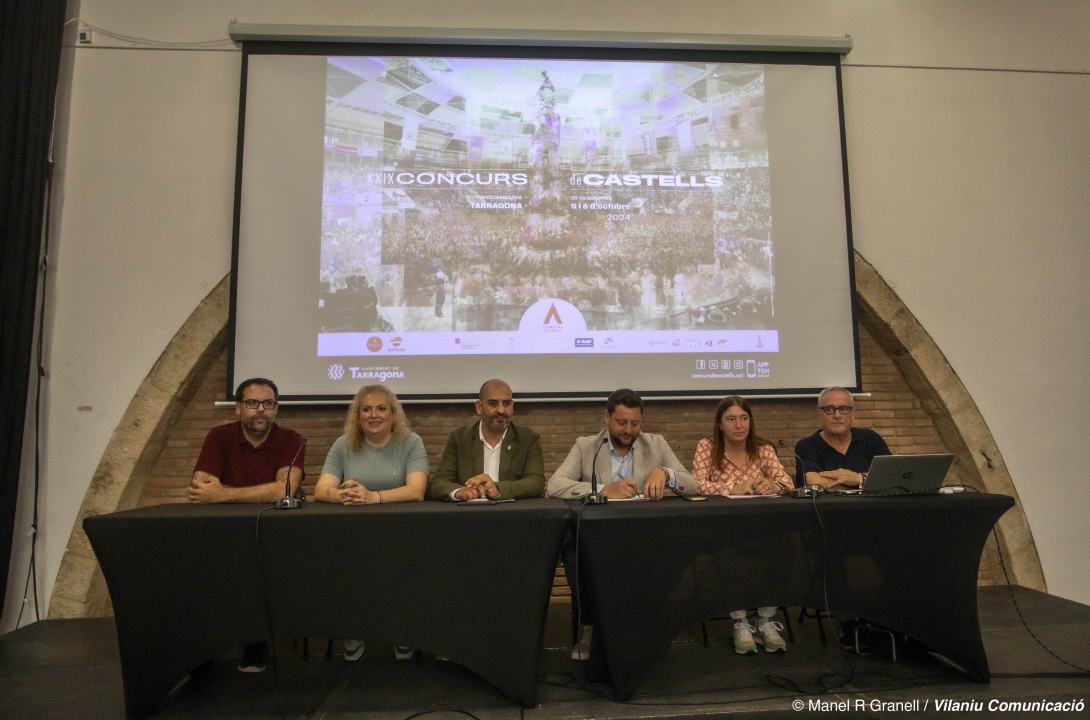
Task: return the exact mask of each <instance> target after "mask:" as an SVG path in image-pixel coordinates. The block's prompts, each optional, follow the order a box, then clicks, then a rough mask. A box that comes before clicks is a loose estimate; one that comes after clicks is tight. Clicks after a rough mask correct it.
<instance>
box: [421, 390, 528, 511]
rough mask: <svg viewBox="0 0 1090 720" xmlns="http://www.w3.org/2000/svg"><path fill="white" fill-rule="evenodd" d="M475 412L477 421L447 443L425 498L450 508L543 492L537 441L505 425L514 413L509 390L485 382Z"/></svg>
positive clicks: (459, 429)
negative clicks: (452, 504)
mask: <svg viewBox="0 0 1090 720" xmlns="http://www.w3.org/2000/svg"><path fill="white" fill-rule="evenodd" d="M476 408H477V414H478V415H480V416H481V419H480V420H479V421H477V422H475V423H473V424H471V425H467V426H465V427H463V428H458V429H457V430H455V431H454V432H452V433H451V434H450V436H449V437H448V438H447V446H446V447H445V448H444V449H443V457H442V459H441V460H440V461H439V469H438V470H436V472H435V475H433V476H432V478H431V485H430V487H429V490H428V496H429V497H430V498H431V499H432V500H451V501H454V502H458V501H462V500H476V499H478V498H491V499H494V500H509V499H514V498H536V497H541V496H542V495H543V494H544V492H545V461H544V459H543V458H542V456H541V438H540V437H539V436H538V434H537V433H536V432H534V431H533V430H531V429H530V428H528V427H519V426H517V425H515V424H514V423H513V422H511V415H512V414H513V413H514V409H515V402H514V400H513V399H512V394H511V386H510V385H508V384H507V383H505V382H504V381H503V380H489V381H488V382H486V383H485V384H484V385H482V386H481V392H480V395H479V396H478V398H477V402H476Z"/></svg>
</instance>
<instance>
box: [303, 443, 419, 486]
mask: <svg viewBox="0 0 1090 720" xmlns="http://www.w3.org/2000/svg"><path fill="white" fill-rule="evenodd" d="M414 472H422V473H424V474H427V472H428V453H427V452H426V451H425V450H424V441H423V440H421V439H420V436H419V435H417V434H416V433H414V432H411V433H409V434H408V435H406V436H405V437H403V438H401V439H400V440H398V439H397V438H395V437H391V438H390V440H389V442H387V443H386V444H385V445H383V446H382V447H381V448H378V449H377V450H376V449H375V448H373V447H371V446H370V445H368V444H367V442H366V441H365V442H364V443H363V445H362V446H361V447H360V449H359V450H358V451H357V452H350V451H349V450H348V437H347V436H346V435H341V436H340V437H339V438H337V442H335V443H333V447H331V448H330V449H329V454H328V455H326V458H325V465H324V466H323V467H322V473H323V474H324V473H329V474H330V475H333V476H335V477H336V478H338V479H339V480H340V481H341V482H342V483H343V482H344V481H345V480H351V479H352V478H356V482H358V483H359V484H360V485H363V486H364V487H366V488H367V489H368V490H370V491H372V492H377V491H378V490H393V489H394V488H399V487H402V486H404V485H405V478H406V477H407V476H408V475H409V473H414Z"/></svg>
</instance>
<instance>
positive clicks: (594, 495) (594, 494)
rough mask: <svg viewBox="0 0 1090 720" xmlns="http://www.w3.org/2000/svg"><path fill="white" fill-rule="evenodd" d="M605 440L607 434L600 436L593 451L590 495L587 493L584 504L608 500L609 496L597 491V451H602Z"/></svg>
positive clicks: (607, 439) (594, 503)
mask: <svg viewBox="0 0 1090 720" xmlns="http://www.w3.org/2000/svg"><path fill="white" fill-rule="evenodd" d="M607 442H609V436H608V435H607V436H606V437H604V438H602V442H601V443H600V444H599V445H598V449H597V450H595V451H594V459H593V460H591V461H590V495H587V497H586V499H585V500H584V504H589V505H601V504H602V503H606V502H609V498H607V497H606V496H605V495H602V494H600V493H599V492H598V453H600V452H602V448H603V447H605V444H606V443H607Z"/></svg>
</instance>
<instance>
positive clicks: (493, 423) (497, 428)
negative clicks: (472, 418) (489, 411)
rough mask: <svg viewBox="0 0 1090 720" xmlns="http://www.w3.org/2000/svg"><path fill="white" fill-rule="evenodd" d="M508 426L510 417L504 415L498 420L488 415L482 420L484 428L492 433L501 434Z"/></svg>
mask: <svg viewBox="0 0 1090 720" xmlns="http://www.w3.org/2000/svg"><path fill="white" fill-rule="evenodd" d="M510 424H511V416H510V415H504V416H503V417H500V418H497V417H493V416H491V415H488V416H486V417H485V418H484V426H485V427H486V428H488V429H489V430H490V431H492V432H494V433H502V432H503V431H505V430H506V429H507V426H508V425H510Z"/></svg>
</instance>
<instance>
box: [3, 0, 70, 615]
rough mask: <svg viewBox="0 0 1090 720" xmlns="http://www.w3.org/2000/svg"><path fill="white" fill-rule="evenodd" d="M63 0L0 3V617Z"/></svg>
mask: <svg viewBox="0 0 1090 720" xmlns="http://www.w3.org/2000/svg"><path fill="white" fill-rule="evenodd" d="M64 11H65V2H64V0H0V612H3V609H4V606H3V602H4V600H3V597H2V595H3V589H4V588H5V587H6V586H7V579H8V569H9V568H8V564H9V562H10V559H11V546H12V531H13V529H14V525H15V501H16V498H17V496H18V492H19V466H20V462H21V459H22V447H23V425H24V419H25V414H26V409H27V408H26V404H27V403H26V400H27V390H28V387H29V385H28V384H29V382H30V360H31V350H32V348H31V345H32V343H33V340H34V320H35V313H34V309H35V304H36V298H37V290H38V256H39V253H40V251H41V236H42V218H43V213H44V210H45V194H46V193H45V188H46V172H47V161H48V155H49V139H50V135H51V133H52V127H53V101H54V98H55V97H56V94H57V93H56V90H57V72H58V69H59V67H60V56H61V36H62V35H63V32H64Z"/></svg>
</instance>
